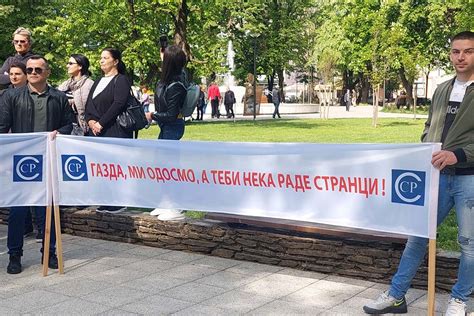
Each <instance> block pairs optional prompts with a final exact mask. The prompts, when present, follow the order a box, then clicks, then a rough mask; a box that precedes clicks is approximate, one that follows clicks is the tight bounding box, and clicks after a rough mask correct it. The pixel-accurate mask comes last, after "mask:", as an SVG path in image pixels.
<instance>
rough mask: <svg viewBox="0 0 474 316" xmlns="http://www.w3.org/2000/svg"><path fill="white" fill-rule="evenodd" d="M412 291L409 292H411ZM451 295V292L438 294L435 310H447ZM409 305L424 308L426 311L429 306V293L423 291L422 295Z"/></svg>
mask: <svg viewBox="0 0 474 316" xmlns="http://www.w3.org/2000/svg"><path fill="white" fill-rule="evenodd" d="M410 291H411V290H410ZM410 291H409V292H408V293H410ZM408 293H407V294H408ZM450 297H451V296H450V295H449V294H436V295H435V311H437V312H442V313H444V312H445V311H446V307H447V306H448V301H449V299H450ZM407 301H408V298H407ZM409 306H410V307H415V308H419V309H424V310H425V311H426V310H427V308H428V294H427V293H426V292H422V295H421V296H420V297H419V298H418V299H416V300H414V301H413V302H412V303H411V304H410V305H409Z"/></svg>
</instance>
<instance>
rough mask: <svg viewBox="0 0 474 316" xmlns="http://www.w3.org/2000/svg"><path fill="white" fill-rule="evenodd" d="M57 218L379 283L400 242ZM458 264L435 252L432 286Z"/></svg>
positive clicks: (132, 238)
mask: <svg viewBox="0 0 474 316" xmlns="http://www.w3.org/2000/svg"><path fill="white" fill-rule="evenodd" d="M7 214H8V211H7V210H1V209H0V223H2V222H3V223H6V221H7ZM61 222H62V229H63V232H64V233H67V234H72V235H78V236H82V237H89V238H96V239H107V240H113V241H120V242H127V243H139V244H143V245H147V246H153V247H160V248H167V249H174V250H183V251H192V252H199V253H204V254H208V255H212V256H219V257H223V258H232V259H238V260H247V261H254V262H260V263H266V264H272V265H279V266H284V267H291V268H296V269H302V270H309V271H316V272H322V273H326V274H335V275H341V276H347V277H351V278H360V279H364V280H370V281H375V282H384V283H387V282H389V280H390V278H391V276H392V275H393V273H394V272H395V269H396V267H397V265H398V262H399V260H400V256H401V252H402V251H403V247H404V242H403V241H402V240H400V239H399V238H392V239H391V238H384V240H382V241H381V240H370V239H371V238H370V237H369V238H367V236H363V238H361V236H360V235H357V234H353V235H352V236H347V234H345V236H344V237H338V236H334V234H320V233H319V234H318V233H308V232H297V231H294V230H287V229H275V228H268V227H261V226H260V227H258V226H255V225H247V224H232V223H224V222H221V221H216V220H209V219H205V220H191V219H186V220H185V221H179V222H162V221H159V220H158V219H157V218H156V217H153V216H150V215H148V213H133V212H126V213H122V214H116V215H110V214H103V213H96V212H95V211H94V210H90V209H84V210H75V209H67V210H63V211H62V218H61ZM372 239H377V238H376V237H372ZM66 259H67V258H66ZM458 264H459V255H458V254H457V253H456V254H447V253H443V254H441V253H438V255H437V262H436V268H437V269H436V275H437V278H436V286H437V288H438V290H449V289H450V288H451V286H452V285H453V284H454V282H455V279H456V273H457V267H458ZM427 270H428V269H427V267H426V262H425V263H424V264H423V266H422V268H421V269H420V271H419V272H418V274H417V276H416V278H415V280H414V282H413V285H414V286H415V287H421V288H426V284H427Z"/></svg>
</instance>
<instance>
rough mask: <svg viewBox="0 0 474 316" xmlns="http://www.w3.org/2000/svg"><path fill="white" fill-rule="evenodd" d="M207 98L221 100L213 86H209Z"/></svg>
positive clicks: (215, 87)
mask: <svg viewBox="0 0 474 316" xmlns="http://www.w3.org/2000/svg"><path fill="white" fill-rule="evenodd" d="M207 97H208V98H209V100H212V99H214V98H216V97H217V98H218V99H219V100H220V99H221V93H220V91H219V87H218V86H217V85H215V84H213V85H210V86H209V89H208V90H207Z"/></svg>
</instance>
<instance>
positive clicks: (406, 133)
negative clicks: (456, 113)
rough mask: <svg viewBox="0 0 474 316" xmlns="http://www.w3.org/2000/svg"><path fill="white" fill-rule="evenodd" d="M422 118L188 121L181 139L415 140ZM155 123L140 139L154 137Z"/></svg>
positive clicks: (278, 140)
mask: <svg viewBox="0 0 474 316" xmlns="http://www.w3.org/2000/svg"><path fill="white" fill-rule="evenodd" d="M423 124H424V120H421V119H420V120H413V119H379V121H378V126H377V127H376V128H374V127H372V120H371V119H330V120H320V119H313V120H284V119H281V120H257V121H236V122H235V123H234V122H233V121H227V120H220V121H212V122H206V121H203V122H187V123H186V132H185V134H184V137H183V140H203V141H225V142H305V143H417V142H419V140H420V135H421V132H422V131H423ZM158 133H159V128H158V127H157V126H156V125H154V126H152V127H150V128H149V129H147V130H142V131H140V138H144V139H155V138H157V135H158Z"/></svg>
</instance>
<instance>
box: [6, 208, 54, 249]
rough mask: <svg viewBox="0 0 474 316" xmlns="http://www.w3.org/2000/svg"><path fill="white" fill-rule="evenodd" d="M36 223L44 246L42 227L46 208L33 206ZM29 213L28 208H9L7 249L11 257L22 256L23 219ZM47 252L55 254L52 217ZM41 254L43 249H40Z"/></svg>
mask: <svg viewBox="0 0 474 316" xmlns="http://www.w3.org/2000/svg"><path fill="white" fill-rule="evenodd" d="M33 209H34V212H35V218H36V222H37V223H38V225H39V226H40V228H41V235H42V238H43V244H44V225H45V221H46V207H44V206H34V207H33ZM28 212H30V207H29V206H15V207H12V208H10V213H9V215H8V239H7V247H8V253H9V254H11V255H20V256H22V255H23V234H24V229H25V218H26V216H27V214H28ZM49 251H50V253H51V254H53V253H55V252H56V233H55V230H54V216H52V220H51V239H50V246H49ZM41 252H43V247H41Z"/></svg>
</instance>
